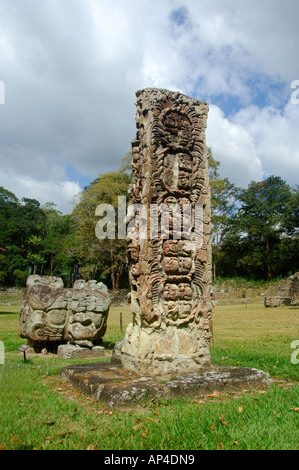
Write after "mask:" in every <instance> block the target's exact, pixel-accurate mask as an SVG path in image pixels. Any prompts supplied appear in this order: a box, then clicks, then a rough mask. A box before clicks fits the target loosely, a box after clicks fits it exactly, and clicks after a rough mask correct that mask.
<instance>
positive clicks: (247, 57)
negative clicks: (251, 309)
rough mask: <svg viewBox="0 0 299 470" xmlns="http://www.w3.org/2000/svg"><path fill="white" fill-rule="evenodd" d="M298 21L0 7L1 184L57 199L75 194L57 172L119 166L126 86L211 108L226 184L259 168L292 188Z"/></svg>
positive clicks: (67, 5)
mask: <svg viewBox="0 0 299 470" xmlns="http://www.w3.org/2000/svg"><path fill="white" fill-rule="evenodd" d="M298 15H299V2H298V0H285V1H284V2H282V1H281V0H252V1H251V2H240V0H225V1H223V0H213V1H211V0H201V1H200V2H199V1H198V0H163V1H162V2H153V1H150V0H140V1H137V0H114V1H113V2H111V1H110V0H64V1H63V2H61V1H60V0H43V1H40V0H26V2H24V0H14V2H9V1H8V0H7V1H3V2H1V3H0V18H1V23H0V37H1V39H0V63H1V71H0V80H2V81H3V82H4V84H5V95H6V96H5V105H1V106H0V168H2V172H3V171H6V172H11V174H12V175H14V177H12V178H11V180H10V179H6V180H5V179H3V183H4V186H5V187H6V188H7V189H9V190H11V191H14V186H13V184H15V183H16V182H17V181H18V187H19V188H20V190H22V188H24V190H25V189H26V188H25V185H24V184H23V185H22V183H21V182H22V181H30V182H31V183H30V184H28V185H27V189H26V191H27V193H26V194H23V195H24V196H26V197H30V194H28V192H30V191H31V192H32V197H36V196H34V194H36V193H34V188H35V187H41V186H40V185H44V187H45V191H44V193H45V194H48V195H49V199H48V200H51V199H50V196H52V197H53V198H54V199H53V202H57V201H58V200H59V201H62V200H61V194H64V197H65V198H67V197H69V195H71V193H73V191H75V190H76V184H77V183H76V182H72V181H69V183H70V186H67V182H68V180H67V177H66V173H65V166H67V165H69V166H73V167H75V168H76V170H77V171H78V172H80V173H81V174H82V175H84V176H87V177H89V178H90V179H91V180H92V179H94V178H95V177H96V176H97V175H98V174H99V173H103V172H106V171H112V170H116V169H118V167H119V164H120V159H121V157H122V156H123V155H124V154H126V152H127V151H128V150H129V149H130V142H131V140H132V139H134V137H135V133H136V129H135V106H134V101H135V91H136V90H138V89H140V88H143V87H148V86H156V87H161V88H169V89H173V90H179V91H181V92H183V93H186V94H187V95H189V96H193V97H194V98H197V99H204V100H206V101H208V102H209V103H210V104H211V106H210V115H209V120H208V129H207V140H208V144H209V145H210V146H211V147H212V149H213V151H214V156H215V158H216V159H219V160H220V162H221V170H222V174H223V175H225V176H228V177H230V179H231V180H232V181H233V182H234V183H236V184H238V185H245V184H246V182H247V181H249V180H251V179H256V180H257V179H260V178H262V176H263V174H264V173H265V172H266V173H267V172H268V173H278V172H279V174H280V175H281V176H282V177H284V178H286V179H288V180H289V181H291V182H293V181H294V178H295V176H294V172H295V171H297V169H298V166H297V165H298V152H297V148H298V137H297V132H296V129H298V111H297V110H298V109H299V106H298V108H296V109H295V107H293V108H291V107H290V106H286V100H287V99H288V95H290V89H289V87H290V83H291V82H292V81H293V80H296V79H299V62H298V60H297V59H296V58H297V43H298V39H299V29H298V27H297V19H298ZM230 100H233V101H234V103H235V104H237V108H238V110H239V109H240V108H243V111H240V112H239V113H237V114H236V111H235V110H231V111H230V107H229V105H227V103H230ZM266 104H267V105H270V106H271V107H272V108H271V111H270V108H269V107H268V108H264V106H265V105H266ZM221 108H222V109H221ZM282 109H283V111H281V110H282ZM223 111H225V112H223ZM229 111H230V112H229ZM274 142H276V143H274ZM282 161H283V162H284V163H281V162H282ZM34 182H35V183H34ZM42 182H43V183H42ZM72 185H73V186H72ZM51 186H53V187H54V188H56V189H55V191H54V190H53V192H52V193H50V192H49V188H50V187H51ZM30 188H31V189H30ZM59 188H63V190H62V191H60V190H59ZM41 193H42V191H41V192H40V194H41ZM18 196H19V195H18ZM36 198H37V197H36ZM59 198H60V199H59ZM37 199H38V198H37ZM65 202H66V200H65ZM61 203H62V202H61Z"/></svg>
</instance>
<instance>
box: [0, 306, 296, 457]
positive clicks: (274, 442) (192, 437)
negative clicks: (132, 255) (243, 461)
mask: <svg viewBox="0 0 299 470" xmlns="http://www.w3.org/2000/svg"><path fill="white" fill-rule="evenodd" d="M120 311H122V312H123V321H124V328H125V327H126V325H127V324H128V323H129V321H130V317H131V315H130V313H129V311H128V310H127V308H120V307H118V308H117V307H113V308H111V312H110V317H109V324H108V330H107V333H106V335H105V346H106V347H107V346H109V347H110V348H111V347H112V346H113V344H114V343H115V342H116V341H117V340H118V339H119V338H120V337H121V334H120V331H119V312H120ZM295 339H299V334H298V309H295V308H293V309H287V308H281V309H279V310H276V309H264V308H261V307H260V306H258V305H251V306H250V308H249V307H248V306H245V305H238V306H235V305H234V306H231V307H229V306H223V307H217V308H216V311H215V313H214V346H213V347H212V360H213V362H215V363H221V364H228V365H239V366H250V367H256V368H259V369H262V370H265V371H267V372H269V374H270V375H271V377H272V378H273V379H275V382H274V383H273V385H272V386H271V388H270V389H268V390H264V391H261V392H258V391H253V390H247V391H241V392H238V393H226V394H223V395H221V394H220V395H219V394H211V396H210V397H205V398H199V397H194V398H185V399H183V398H180V399H174V400H158V401H156V402H153V403H149V404H145V405H144V406H143V407H141V406H140V407H134V408H132V409H130V410H126V411H121V410H114V409H113V410H110V409H109V408H107V407H106V406H104V405H103V404H100V403H96V402H93V401H91V400H90V399H89V397H87V396H85V395H83V394H81V393H79V392H77V391H76V390H74V389H73V388H72V387H71V386H69V385H68V384H67V383H66V382H64V381H62V380H61V379H60V378H59V370H60V369H61V368H62V367H63V366H65V365H67V364H71V363H79V362H91V361H90V359H89V360H88V361H87V360H85V361H84V360H83V359H81V360H78V359H72V360H66V359H61V358H58V357H56V356H54V355H46V356H40V355H38V356H33V357H30V358H28V362H26V363H25V364H24V363H23V356H22V354H21V353H20V352H18V351H17V348H18V347H19V346H20V345H21V344H23V343H24V342H25V341H24V339H22V338H19V336H18V308H17V307H6V306H3V307H0V340H1V341H3V342H4V344H5V364H4V365H2V366H0V448H5V449H15V450H21V449H41V450H44V449H49V450H50V449H57V450H58V449H70V450H71V449H78V450H79V449H80V450H81V449H83V450H84V449H88V448H90V449H99V450H107V449H108V450H112V449H113V450H118V449H120V450H139V449H141V450H197V449H200V450H205V449H207V450H217V449H219V450H222V449H224V450H230V449H234V450H249V449H250V450H258V449H261V450H263V449H267V450H270V449H276V450H286V449H296V450H297V449H298V447H299V446H298V442H299V439H298V437H299V433H298V417H299V414H298V413H299V411H298V410H299V408H298V407H299V387H298V383H299V377H298V368H299V364H292V362H291V360H290V357H291V353H292V349H291V348H290V344H291V342H292V341H294V340H295ZM107 359H108V358H106V360H107ZM93 361H96V360H93ZM279 381H280V382H279Z"/></svg>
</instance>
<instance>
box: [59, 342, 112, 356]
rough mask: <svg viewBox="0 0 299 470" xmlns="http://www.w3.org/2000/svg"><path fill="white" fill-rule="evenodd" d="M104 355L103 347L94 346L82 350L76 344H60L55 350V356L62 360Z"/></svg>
mask: <svg viewBox="0 0 299 470" xmlns="http://www.w3.org/2000/svg"><path fill="white" fill-rule="evenodd" d="M104 355H105V349H104V347H103V346H94V347H93V348H91V349H90V348H84V347H81V346H78V345H77V344H61V345H59V346H58V348H57V356H59V357H62V358H63V359H68V358H70V357H90V358H91V357H101V356H104Z"/></svg>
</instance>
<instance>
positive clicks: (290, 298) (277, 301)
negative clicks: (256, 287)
mask: <svg viewBox="0 0 299 470" xmlns="http://www.w3.org/2000/svg"><path fill="white" fill-rule="evenodd" d="M264 304H265V307H278V306H279V305H281V304H283V305H299V273H295V274H293V275H292V276H290V277H288V278H287V279H284V280H283V281H280V283H279V285H278V288H277V292H276V293H275V295H272V296H269V295H268V296H266V297H265V301H264Z"/></svg>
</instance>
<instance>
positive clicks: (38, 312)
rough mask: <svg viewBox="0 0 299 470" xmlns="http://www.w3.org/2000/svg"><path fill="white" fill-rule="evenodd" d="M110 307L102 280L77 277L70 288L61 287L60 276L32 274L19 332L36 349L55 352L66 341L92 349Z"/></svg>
mask: <svg viewBox="0 0 299 470" xmlns="http://www.w3.org/2000/svg"><path fill="white" fill-rule="evenodd" d="M109 307H110V296H109V293H108V289H107V287H106V286H105V285H104V284H103V283H102V282H99V283H97V281H94V280H93V281H88V282H85V281H82V280H78V281H76V282H75V283H74V285H73V288H64V287H63V281H62V279H61V278H58V277H52V276H42V277H41V276H38V275H32V276H29V277H28V278H27V283H26V290H25V293H24V298H23V302H22V306H21V310H20V317H19V335H20V336H21V338H26V339H28V344H29V345H30V346H32V347H33V348H34V349H35V350H36V351H40V350H41V349H43V348H46V349H48V350H50V351H52V350H53V351H56V349H57V347H58V346H59V345H60V344H63V343H67V342H68V343H70V344H71V345H74V346H81V347H85V348H93V347H94V346H98V345H99V344H100V343H101V339H102V337H103V335H104V334H105V332H106V329H107V318H108V313H109ZM77 349H78V348H77Z"/></svg>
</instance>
